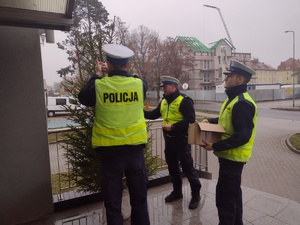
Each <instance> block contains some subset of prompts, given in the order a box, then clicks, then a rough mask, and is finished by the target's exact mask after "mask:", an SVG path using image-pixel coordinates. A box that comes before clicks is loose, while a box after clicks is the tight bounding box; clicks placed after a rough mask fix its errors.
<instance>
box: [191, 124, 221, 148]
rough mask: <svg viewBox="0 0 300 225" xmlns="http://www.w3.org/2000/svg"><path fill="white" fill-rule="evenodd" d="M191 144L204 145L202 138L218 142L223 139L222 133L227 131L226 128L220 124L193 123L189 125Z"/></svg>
mask: <svg viewBox="0 0 300 225" xmlns="http://www.w3.org/2000/svg"><path fill="white" fill-rule="evenodd" d="M188 132H189V136H188V142H189V144H195V145H203V142H202V140H206V141H208V142H213V143H214V142H216V141H219V140H220V139H221V134H222V133H225V130H224V128H223V127H222V126H221V125H219V124H211V123H199V122H195V123H191V124H190V125H189V131H188Z"/></svg>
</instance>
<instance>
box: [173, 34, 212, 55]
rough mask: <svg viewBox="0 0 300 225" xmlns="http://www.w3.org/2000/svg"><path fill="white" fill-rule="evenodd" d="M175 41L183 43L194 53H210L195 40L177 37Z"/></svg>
mask: <svg viewBox="0 0 300 225" xmlns="http://www.w3.org/2000/svg"><path fill="white" fill-rule="evenodd" d="M176 40H178V41H181V42H183V43H184V44H185V45H187V46H188V47H189V48H190V49H191V50H192V51H193V52H194V53H197V52H198V53H211V50H210V49H209V48H208V47H206V46H205V45H204V44H203V43H202V42H200V41H199V40H198V39H197V38H194V37H183V36H177V37H176Z"/></svg>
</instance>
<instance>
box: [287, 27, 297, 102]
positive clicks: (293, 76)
mask: <svg viewBox="0 0 300 225" xmlns="http://www.w3.org/2000/svg"><path fill="white" fill-rule="evenodd" d="M285 33H293V73H292V79H293V107H295V31H293V30H286V31H285Z"/></svg>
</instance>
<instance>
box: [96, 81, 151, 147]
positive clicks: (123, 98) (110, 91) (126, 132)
mask: <svg viewBox="0 0 300 225" xmlns="http://www.w3.org/2000/svg"><path fill="white" fill-rule="evenodd" d="M95 87H96V107H95V110H96V111H95V115H97V116H96V118H95V121H94V124H93V134H92V145H93V147H98V146H119V145H138V144H145V143H147V128H146V121H145V118H144V111H143V109H144V103H143V102H144V96H143V84H142V81H141V79H139V78H134V77H123V76H112V77H103V78H102V79H99V80H95Z"/></svg>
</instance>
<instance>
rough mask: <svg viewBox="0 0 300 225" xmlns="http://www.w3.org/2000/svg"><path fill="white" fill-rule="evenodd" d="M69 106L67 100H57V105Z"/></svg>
mask: <svg viewBox="0 0 300 225" xmlns="http://www.w3.org/2000/svg"><path fill="white" fill-rule="evenodd" d="M66 104H67V99H65V98H57V99H56V105H66Z"/></svg>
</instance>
